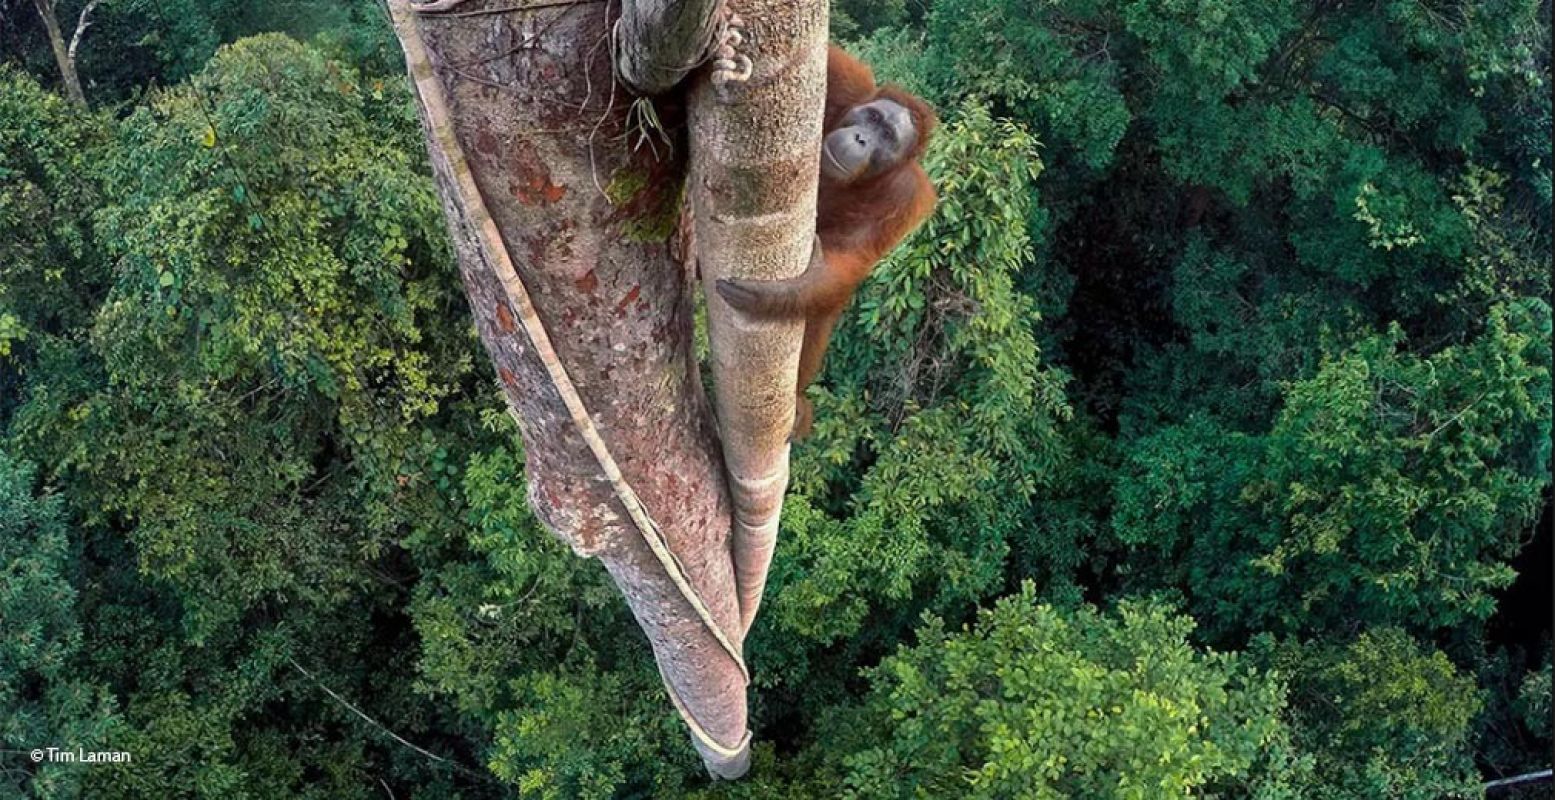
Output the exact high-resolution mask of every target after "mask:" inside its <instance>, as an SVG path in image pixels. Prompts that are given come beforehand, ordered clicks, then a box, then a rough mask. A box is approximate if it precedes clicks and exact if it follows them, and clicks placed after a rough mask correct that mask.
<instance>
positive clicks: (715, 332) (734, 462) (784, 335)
mask: <svg viewBox="0 0 1555 800" xmlns="http://www.w3.org/2000/svg"><path fill="white" fill-rule="evenodd" d="M733 5H734V7H735V8H736V10H738V12H739V13H740V16H742V17H743V18H744V19H745V20H746V22H747V24H748V25H749V26H750V27H749V29H748V31H747V32H746V36H745V39H746V41H747V42H749V43H750V45H751V46H750V47H749V49H747V50H746V52H747V54H749V55H750V56H751V58H752V62H753V64H754V66H755V69H754V71H753V73H752V75H751V77H750V79H749V80H748V81H747V82H745V83H743V84H739V83H734V84H726V85H725V86H724V87H722V88H719V87H715V86H714V85H712V83H711V82H710V81H708V80H706V79H702V80H701V81H699V82H698V83H697V84H696V86H695V88H694V90H693V92H692V94H691V99H690V106H689V108H690V128H691V141H692V148H691V200H692V209H693V216H694V218H695V226H696V227H695V240H696V246H697V262H698V264H700V265H701V269H702V281H703V287H704V291H705V294H706V296H707V298H708V304H707V305H708V315H707V316H708V334H709V339H710V341H711V345H712V367H713V381H714V384H715V387H716V392H715V395H716V405H717V409H718V426H719V430H720V432H721V434H722V443H723V455H724V461H725V464H726V465H727V467H728V471H729V489H730V492H731V494H732V497H733V501H734V533H733V539H734V569H735V580H736V583H737V584H738V587H739V593H740V619H741V629H742V630H748V629H749V627H750V625H751V623H752V622H753V621H754V620H755V617H756V611H757V608H758V607H759V606H760V603H761V596H762V593H763V591H764V589H765V587H766V581H767V569H768V566H769V564H770V563H771V561H772V552H773V549H774V547H775V545H776V542H777V530H778V518H779V515H780V514H781V512H782V506H783V494H784V492H785V491H786V490H787V488H788V450H789V447H788V437H789V434H790V432H791V431H792V429H793V425H794V383H795V380H796V379H797V377H798V371H799V348H800V343H801V339H802V336H803V333H804V325H803V323H802V322H791V321H758V320H753V319H748V318H745V317H743V316H742V315H740V314H738V313H736V312H735V311H734V310H733V309H732V308H730V307H729V306H728V305H727V304H725V303H724V301H723V299H722V298H720V297H719V296H718V293H717V292H716V291H714V290H713V284H714V282H715V281H717V280H718V279H719V278H753V279H758V280H771V279H779V278H787V277H792V276H795V275H798V274H799V273H801V272H803V271H804V268H805V267H806V265H808V263H809V260H810V253H811V249H812V246H813V240H814V236H815V194H816V181H817V179H818V177H819V175H820V157H821V156H820V142H821V112H822V110H823V109H824V106H825V98H826V30H827V12H828V7H827V4H826V2H824V0H791V1H790V2H779V0H749V2H741V3H735V4H733Z"/></svg>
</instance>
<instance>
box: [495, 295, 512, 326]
mask: <svg viewBox="0 0 1555 800" xmlns="http://www.w3.org/2000/svg"><path fill="white" fill-rule="evenodd" d="M497 327H498V328H499V329H501V330H502V332H503V333H512V332H513V315H512V314H511V313H510V312H509V311H508V304H507V303H504V302H499V303H497Z"/></svg>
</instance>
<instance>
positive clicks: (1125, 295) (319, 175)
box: [0, 0, 1552, 800]
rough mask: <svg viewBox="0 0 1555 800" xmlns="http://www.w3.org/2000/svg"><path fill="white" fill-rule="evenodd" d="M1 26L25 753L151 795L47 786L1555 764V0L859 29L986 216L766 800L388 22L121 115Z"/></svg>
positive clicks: (19, 713) (194, 33)
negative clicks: (520, 440)
mask: <svg viewBox="0 0 1555 800" xmlns="http://www.w3.org/2000/svg"><path fill="white" fill-rule="evenodd" d="M79 8H80V3H79V2H71V0H63V2H62V4H61V14H62V17H64V18H70V17H72V16H73V15H74V14H75V13H76V12H77V11H78V10H79ZM9 11H10V13H7V14H6V16H5V18H6V23H7V24H6V25H5V26H0V49H4V50H5V52H6V53H7V58H14V65H10V66H5V67H0V448H3V452H4V453H6V454H8V455H5V456H0V570H4V571H3V572H0V576H3V580H0V634H3V636H0V741H4V743H5V744H4V745H3V748H4V749H6V750H14V749H17V748H30V747H33V746H36V745H38V744H43V745H48V744H51V743H52V744H62V745H83V746H91V745H94V744H99V745H101V746H104V747H109V748H114V749H121V750H127V751H130V752H132V753H134V754H135V761H134V763H132V764H129V765H120V766H117V767H112V768H94V769H91V770H66V769H60V768H56V767H53V766H50V765H41V766H33V765H31V764H30V763H22V764H20V767H21V768H20V769H18V768H17V767H18V764H17V763H16V762H15V760H14V759H12V758H10V757H9V756H5V755H3V754H0V793H18V792H26V793H30V794H33V795H38V796H43V797H77V796H79V797H92V798H99V797H102V798H140V797H211V796H223V797H227V796H231V797H244V798H247V797H254V798H271V797H273V798H283V797H284V798H292V797H302V798H368V797H382V796H386V794H393V795H394V796H396V797H417V798H459V797H469V798H475V797H508V796H512V795H513V794H514V793H517V794H518V795H519V796H525V797H557V798H571V797H591V798H605V797H623V798H626V797H697V798H709V800H710V799H711V798H751V800H776V799H777V798H790V797H799V798H804V797H827V798H830V797H837V796H841V795H844V794H847V793H850V792H851V793H852V795H853V796H857V797H879V796H887V797H889V796H898V795H904V796H905V795H911V794H912V793H913V792H915V791H916V792H918V796H933V797H938V796H946V795H950V796H954V795H971V796H1001V797H1002V796H1047V797H1065V796H1068V797H1128V796H1137V797H1152V798H1153V797H1162V796H1179V795H1182V794H1185V793H1186V794H1193V795H1195V796H1205V797H1211V796H1213V797H1259V798H1266V799H1267V800H1273V799H1274V798H1297V797H1305V798H1325V799H1326V798H1333V799H1334V800H1339V799H1340V798H1345V799H1346V800H1348V798H1354V797H1382V798H1422V800H1423V799H1424V798H1432V800H1435V798H1438V797H1444V796H1474V795H1475V793H1476V792H1477V791H1478V789H1477V785H1478V784H1479V782H1480V781H1481V780H1482V777H1481V776H1482V775H1483V776H1484V778H1491V777H1500V776H1502V775H1505V774H1508V772H1509V771H1512V770H1516V771H1522V770H1525V769H1534V768H1540V767H1542V766H1547V765H1548V752H1549V729H1548V725H1547V722H1548V709H1549V675H1550V671H1549V666H1548V664H1549V659H1548V652H1549V649H1548V647H1549V645H1548V635H1549V634H1548V631H1549V626H1550V622H1549V617H1548V615H1547V612H1543V611H1539V612H1535V611H1533V610H1530V609H1528V608H1524V607H1523V606H1524V605H1526V604H1523V603H1521V601H1520V600H1517V599H1516V598H1517V597H1518V596H1519V595H1517V594H1506V592H1507V591H1509V589H1508V587H1509V585H1510V584H1514V582H1521V583H1519V584H1518V585H1513V586H1511V587H1510V588H1511V590H1519V591H1520V590H1522V589H1524V588H1526V587H1527V586H1528V585H1531V584H1541V585H1543V586H1547V585H1548V582H1549V574H1548V572H1547V571H1543V572H1541V571H1540V570H1542V569H1543V567H1542V566H1539V565H1537V564H1535V565H1533V566H1532V568H1531V569H1530V573H1529V574H1527V575H1523V576H1517V575H1516V574H1515V572H1514V565H1518V564H1524V563H1525V562H1528V561H1529V559H1527V558H1526V557H1525V558H1524V559H1521V560H1518V561H1514V559H1515V558H1516V557H1517V556H1518V550H1519V549H1520V548H1521V547H1523V546H1524V545H1525V544H1526V543H1527V542H1528V540H1529V538H1530V532H1529V531H1530V525H1531V524H1532V522H1533V519H1534V517H1535V515H1536V514H1538V510H1539V507H1540V505H1541V503H1545V504H1547V503H1548V496H1549V494H1548V493H1549V486H1550V480H1549V468H1550V461H1551V451H1550V444H1549V442H1550V438H1549V437H1550V429H1551V398H1550V395H1551V377H1550V369H1551V362H1552V355H1551V350H1550V344H1549V340H1550V335H1551V311H1550V306H1551V302H1550V300H1551V286H1550V278H1549V273H1548V263H1549V258H1550V248H1551V219H1552V213H1551V188H1550V187H1551V179H1550V175H1551V171H1550V167H1551V164H1550V157H1549V142H1550V135H1551V130H1552V127H1551V122H1550V120H1551V113H1550V109H1551V104H1550V97H1549V87H1550V68H1549V55H1548V53H1549V41H1550V39H1549V31H1550V19H1549V13H1550V12H1549V4H1548V3H1545V2H1542V0H1491V1H1490V2H1480V3H1464V2H1456V0H1451V1H1447V2H1437V1H1435V0H1433V2H1427V3H1416V2H1386V3H1372V4H1355V3H1316V4H1310V3H1309V4H1302V3H1293V2H1287V1H1285V0H1280V1H1277V2H1254V0H1080V1H1079V2H1062V3H1060V2H1054V1H1053V0H1042V2H1012V0H971V1H970V2H948V0H945V1H943V2H885V3H863V2H854V1H853V0H844V1H842V2H839V3H837V4H836V8H834V9H833V15H832V20H833V26H834V31H835V32H836V34H837V35H838V36H839V37H841V38H844V39H846V40H849V41H847V42H845V44H846V46H848V47H849V49H850V50H852V51H853V52H855V53H857V54H859V55H861V56H862V57H863V58H864V59H865V60H866V61H868V62H869V63H870V64H872V65H873V66H874V68H875V70H876V73H877V75H878V76H879V77H880V78H881V79H882V80H885V81H895V82H899V83H901V84H902V85H904V86H905V87H906V88H908V89H909V90H911V91H914V92H917V93H919V94H921V95H923V96H925V97H926V98H928V99H929V100H930V101H931V102H932V103H933V104H934V105H935V106H936V108H937V109H938V110H939V112H940V115H941V117H942V118H943V122H944V124H943V126H942V127H941V128H940V129H939V133H938V134H937V136H936V139H935V142H934V143H933V145H932V147H931V149H930V151H929V153H928V156H927V159H926V166H927V168H928V170H929V172H930V174H931V176H932V177H933V179H934V181H935V183H936V185H937V187H938V189H939V194H940V202H939V206H938V209H937V212H936V214H935V215H934V216H933V217H932V218H931V219H930V220H929V221H928V222H927V223H926V224H925V225H924V226H923V228H922V229H921V230H919V231H918V232H917V233H916V234H915V235H913V236H912V237H910V238H909V240H908V241H907V242H905V243H903V245H902V246H901V247H899V248H898V249H897V251H896V252H894V253H893V254H891V256H890V257H889V258H887V259H886V261H885V262H883V263H882V264H881V265H879V267H878V268H877V269H876V271H875V273H874V275H873V276H872V277H871V279H870V280H869V281H867V282H866V284H865V285H864V286H863V287H862V289H861V291H860V292H859V294H858V297H857V298H856V299H855V302H854V306H853V308H852V309H850V311H849V313H848V314H847V315H846V316H845V317H844V319H843V322H842V324H841V325H840V326H839V329H838V332H837V337H836V340H835V342H834V344H833V349H832V352H831V353H830V354H829V357H828V364H827V369H826V372H825V374H824V375H823V378H822V380H821V381H820V383H819V385H818V386H817V387H815V388H814V389H813V390H812V393H813V397H814V399H815V400H816V404H817V408H818V417H817V432H816V435H815V436H814V437H813V438H812V439H811V440H809V441H807V442H805V443H802V444H800V445H798V446H797V447H796V448H795V450H794V452H793V462H792V478H793V480H792V492H791V494H790V496H789V498H788V499H787V502H786V503H785V508H784V517H783V531H782V534H781V537H780V540H779V546H778V551H777V554H776V560H775V562H774V567H773V573H772V575H771V579H770V583H769V586H768V592H767V596H766V600H765V604H764V609H763V614H762V616H761V617H760V618H759V619H758V622H757V625H756V627H755V629H754V630H753V632H752V635H751V637H750V638H749V640H748V642H747V644H746V651H747V653H748V657H749V659H750V661H751V664H752V667H753V671H754V675H755V686H754V690H753V691H752V695H751V696H752V726H753V728H754V729H755V734H756V741H757V742H758V747H757V750H756V753H755V757H756V766H755V770H754V772H753V774H752V776H751V778H749V779H747V780H746V781H742V782H740V783H737V784H733V785H722V784H711V783H708V782H707V781H706V779H705V776H703V775H702V774H701V773H700V769H699V767H698V766H697V764H696V759H695V756H694V755H693V754H692V752H691V750H690V748H689V747H688V746H687V743H686V737H685V730H684V727H683V726H682V724H681V723H680V722H679V721H678V720H677V719H676V717H675V715H674V713H673V712H672V710H671V709H670V707H669V705H668V703H667V701H666V698H665V697H664V694H663V690H662V688H661V687H660V685H659V683H658V678H657V677H656V676H655V674H654V671H653V665H652V662H651V660H650V659H649V658H648V655H647V650H646V648H644V647H643V645H642V641H641V637H640V634H639V633H638V632H637V630H636V627H635V623H634V622H633V620H632V618H631V616H630V614H629V613H628V612H627V610H626V609H625V607H624V605H623V604H622V603H621V601H620V599H619V596H618V594H617V593H616V592H615V590H614V589H613V587H612V586H611V585H610V584H609V582H608V580H606V578H605V576H604V575H603V574H602V572H601V571H600V569H599V567H598V565H597V564H594V563H592V562H589V561H585V560H581V559H578V558H577V557H576V556H574V555H573V554H572V553H571V552H570V551H568V550H567V548H566V547H565V546H564V545H563V544H561V543H560V542H559V541H557V540H556V539H554V538H553V537H551V536H550V535H549V534H548V533H546V532H545V531H544V529H543V528H542V526H541V525H540V524H539V523H538V522H537V521H536V520H535V519H534V518H533V516H532V515H531V514H530V513H529V511H528V509H527V505H526V500H525V496H526V493H527V486H526V484H525V482H524V480H523V476H522V469H521V465H522V463H523V456H522V453H521V452H519V449H518V445H517V443H516V439H515V433H516V431H515V428H514V426H513V424H512V422H511V421H510V420H509V419H508V417H507V416H506V414H505V413H504V410H503V405H502V403H501V402H500V399H499V398H498V397H497V396H496V393H495V392H494V391H492V389H491V387H490V386H489V376H488V368H487V367H486V366H485V363H486V360H485V357H484V356H483V355H482V354H481V353H480V349H479V346H478V344H477V342H476V340H475V337H474V336H473V333H472V329H471V325H470V324H469V320H468V318H467V317H466V316H464V314H465V312H464V309H465V307H466V306H465V300H464V299H463V297H462V296H461V294H460V287H459V281H458V277H457V275H456V272H455V270H454V268H453V265H452V262H451V259H450V257H449V253H448V251H447V246H446V244H445V237H444V233H443V230H442V226H443V219H442V214H441V212H440V209H439V206H438V202H437V199H436V196H435V194H434V192H433V188H432V184H431V182H430V180H429V179H428V177H427V174H426V173H427V170H426V167H425V165H424V161H425V150H424V145H423V142H422V139H421V133H420V129H419V125H418V122H417V117H416V112H415V109H414V106H413V104H412V102H411V98H410V96H409V93H408V92H407V91H406V90H405V87H404V83H405V82H404V80H403V75H402V73H401V69H402V67H401V64H400V63H399V55H398V49H397V47H396V46H395V43H394V41H393V39H392V36H390V35H389V32H388V28H387V25H386V24H385V22H384V18H383V15H382V11H381V9H380V8H379V7H378V6H376V5H375V4H371V3H335V2H322V1H321V0H286V1H285V2H277V3H264V4H255V3H242V2H235V0H211V1H207V0H199V1H196V0H120V1H118V2H109V3H104V4H102V5H100V6H99V8H98V9H97V11H96V12H95V13H94V19H95V20H96V22H95V23H94V25H93V26H92V28H91V29H90V30H89V31H88V33H87V34H86V36H85V39H84V42H83V44H82V51H81V57H80V58H81V72H82V75H83V79H84V81H85V83H86V89H87V93H88V96H89V99H91V100H92V101H93V103H94V105H95V106H96V107H98V108H101V109H104V110H103V111H100V112H98V113H88V112H82V111H80V110H79V109H77V108H75V107H73V106H71V105H69V104H67V103H65V102H63V101H62V100H60V99H59V98H58V97H56V96H54V95H52V94H51V93H49V92H48V91H45V90H44V89H42V88H40V87H39V85H38V82H39V81H41V83H42V84H43V85H44V86H52V85H54V84H55V83H56V82H57V77H56V76H55V73H54V65H53V63H52V55H51V54H50V53H49V51H48V48H47V46H46V44H45V42H44V40H43V38H42V36H41V31H40V30H39V27H38V22H37V20H36V16H37V15H36V14H34V13H31V12H32V9H30V8H28V7H27V4H26V3H25V2H23V3H21V4H20V5H19V6H18V4H17V3H16V2H13V3H12V4H11V7H10V9H9ZM262 31H284V32H287V33H289V34H291V35H292V36H295V37H307V38H309V40H310V44H308V45H303V44H299V42H298V41H297V40H294V39H291V38H286V37H283V36H279V35H273V34H272V35H265V36H261V37H258V38H252V39H246V40H243V41H236V40H238V39H240V38H241V37H244V36H248V35H250V34H253V33H258V32H262ZM233 42H236V43H233ZM229 43H233V44H230V45H229V46H226V47H223V45H227V44H229ZM17 67H20V69H18V68H17ZM22 70H25V71H26V72H27V73H30V74H32V75H35V76H39V77H38V81H34V79H32V78H29V77H27V76H26V75H24V74H23V72H22ZM374 76H385V77H384V78H381V79H380V78H377V77H374ZM115 104H117V105H115ZM1039 142H1040V145H1039ZM1039 153H1040V157H1039V155H1038V154H1039ZM616 188H621V187H620V186H617V187H616ZM700 352H705V350H704V351H700ZM27 465H36V466H35V467H33V466H27ZM1546 535H1547V534H1546ZM1012 592H1013V593H1014V595H1013V596H1010V597H1006V598H1005V599H1003V600H999V599H998V598H1000V596H1001V595H1009V594H1011V593H1012ZM1123 598H1135V599H1130V600H1124V599H1123ZM1083 602H1090V603H1094V604H1098V605H1101V606H1103V607H1107V608H1112V609H1114V610H1112V611H1108V612H1105V613H1102V612H1096V611H1092V610H1089V608H1087V607H1085V606H1083V605H1082V603H1083ZM980 609H981V610H980ZM925 613H927V614H929V615H930V619H931V622H929V623H928V624H924V623H922V620H923V619H924V614H925ZM973 620H979V621H978V622H976V624H975V625H968V627H966V628H965V629H961V628H962V626H963V624H967V623H971V622H972V621H973ZM957 629H961V630H960V632H959V633H952V632H951V631H955V630H957ZM912 641H916V642H917V644H916V645H912V646H906V643H908V642H912ZM1211 648H1213V649H1211ZM1541 653H1542V654H1543V656H1542V660H1536V659H1532V658H1530V657H1528V654H1541ZM861 674H862V676H863V677H861ZM348 703H349V704H350V705H349V706H348V705H347V704H348ZM363 715H365V717H367V718H366V719H364V716H363ZM395 737H399V739H403V740H404V741H408V742H411V743H413V744H414V745H415V747H417V748H422V749H424V750H425V751H426V752H429V753H432V755H431V756H428V755H426V754H425V753H423V752H420V751H418V750H415V749H412V748H411V747H409V746H407V745H405V744H403V743H402V742H401V741H399V740H398V739H396V738H395ZM12 755H14V754H12Z"/></svg>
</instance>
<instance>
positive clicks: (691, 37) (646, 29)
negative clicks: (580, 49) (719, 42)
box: [616, 0, 719, 95]
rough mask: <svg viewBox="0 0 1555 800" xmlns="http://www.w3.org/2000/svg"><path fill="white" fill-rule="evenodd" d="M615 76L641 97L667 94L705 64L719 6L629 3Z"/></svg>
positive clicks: (706, 0) (677, 0) (685, 0)
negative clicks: (617, 75)
mask: <svg viewBox="0 0 1555 800" xmlns="http://www.w3.org/2000/svg"><path fill="white" fill-rule="evenodd" d="M623 5H624V7H623V8H622V9H621V25H620V28H619V29H618V30H619V32H620V33H619V35H617V36H616V47H617V48H618V52H617V56H616V70H617V71H618V72H619V73H620V76H621V80H622V81H623V82H625V83H626V85H627V87H628V88H630V89H631V90H632V91H634V92H637V93H638V94H645V95H656V94H663V93H664V92H667V91H669V90H670V89H671V88H673V87H674V86H675V85H676V84H678V83H680V81H681V80H682V79H683V78H685V77H686V76H687V75H688V74H690V72H691V70H692V69H694V68H696V67H697V66H698V65H700V64H701V63H702V60H703V58H704V56H706V55H707V49H708V45H710V44H711V43H712V41H713V37H714V35H715V34H716V33H717V31H718V28H719V24H718V17H717V14H716V12H717V10H718V0H627V1H626V2H625V3H623Z"/></svg>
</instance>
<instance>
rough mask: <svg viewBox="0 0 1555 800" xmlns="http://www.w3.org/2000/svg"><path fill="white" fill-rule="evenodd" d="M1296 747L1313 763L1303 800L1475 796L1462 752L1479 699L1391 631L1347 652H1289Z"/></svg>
mask: <svg viewBox="0 0 1555 800" xmlns="http://www.w3.org/2000/svg"><path fill="white" fill-rule="evenodd" d="M1275 662H1276V663H1277V664H1278V665H1279V669H1280V671H1281V673H1282V674H1286V675H1294V676H1297V677H1296V678H1295V679H1294V680H1293V681H1292V686H1291V695H1292V699H1293V701H1295V702H1294V703H1293V705H1294V706H1295V707H1296V708H1297V709H1298V710H1297V712H1296V713H1295V714H1294V715H1293V718H1292V721H1291V732H1292V736H1293V738H1294V740H1295V741H1296V742H1297V743H1298V744H1299V746H1300V747H1301V748H1302V749H1303V750H1304V751H1306V752H1308V753H1310V754H1311V755H1312V757H1313V758H1314V760H1315V765H1316V767H1315V769H1314V770H1313V773H1312V777H1311V778H1310V780H1311V781H1312V784H1311V786H1309V787H1308V790H1307V795H1306V796H1308V797H1311V798H1315V799H1326V798H1334V800H1339V798H1353V797H1377V798H1396V799H1397V800H1438V799H1439V798H1442V797H1473V796H1478V794H1479V783H1480V781H1479V776H1478V775H1477V774H1475V771H1474V766H1473V761H1472V759H1471V758H1470V757H1469V752H1468V748H1467V745H1468V743H1469V735H1470V732H1471V730H1472V727H1471V724H1472V722H1473V719H1474V715H1475V714H1476V713H1477V712H1478V711H1479V709H1480V706H1481V703H1482V702H1483V701H1482V697H1481V692H1480V691H1479V690H1478V689H1477V688H1476V687H1475V685H1474V681H1473V678H1472V677H1471V676H1468V675H1463V674H1461V673H1460V672H1459V671H1458V670H1457V669H1456V668H1455V667H1454V666H1453V664H1452V662H1450V661H1448V660H1447V657H1446V656H1445V655H1444V654H1442V653H1441V652H1439V651H1434V650H1433V649H1431V648H1429V647H1428V646H1423V645H1420V644H1418V643H1417V642H1415V641H1414V640H1413V639H1411V638H1410V637H1409V635H1408V634H1406V633H1404V632H1403V631H1400V630H1398V629H1395V628H1381V629H1377V630H1375V631H1372V632H1369V633H1363V634H1361V636H1360V637H1358V638H1357V639H1356V640H1355V641H1353V642H1351V643H1350V644H1348V645H1346V646H1343V647H1339V646H1333V645H1306V646H1299V647H1297V646H1291V647H1287V648H1285V649H1284V651H1283V652H1281V653H1280V654H1279V655H1278V656H1277V657H1276V658H1275Z"/></svg>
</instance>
